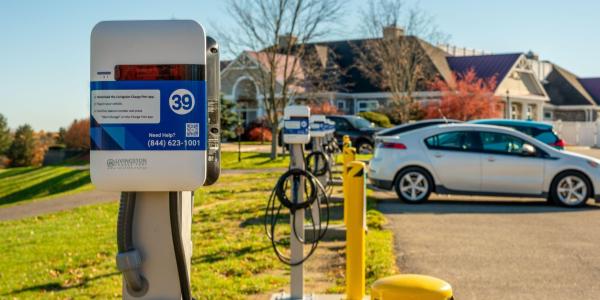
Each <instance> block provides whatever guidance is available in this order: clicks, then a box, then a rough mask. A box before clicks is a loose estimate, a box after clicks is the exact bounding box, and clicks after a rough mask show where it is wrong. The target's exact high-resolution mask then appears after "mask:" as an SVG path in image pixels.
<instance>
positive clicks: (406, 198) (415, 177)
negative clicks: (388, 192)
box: [394, 168, 433, 203]
mask: <svg viewBox="0 0 600 300" xmlns="http://www.w3.org/2000/svg"><path fill="white" fill-rule="evenodd" d="M394 185H395V188H396V194H397V195H398V198H400V200H402V201H403V202H406V203H423V202H425V201H427V199H429V195H430V194H431V191H432V188H433V183H432V180H431V178H430V177H429V174H427V172H425V171H424V170H423V169H420V168H408V169H406V170H403V171H402V172H401V173H400V174H398V176H397V177H396V182H395V183H394Z"/></svg>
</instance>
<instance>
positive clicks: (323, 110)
mask: <svg viewBox="0 0 600 300" xmlns="http://www.w3.org/2000/svg"><path fill="white" fill-rule="evenodd" d="M308 106H309V107H310V114H311V115H326V116H327V115H339V112H338V109H337V107H335V106H333V105H331V103H329V101H322V102H319V103H317V102H312V103H310V104H309V105H308Z"/></svg>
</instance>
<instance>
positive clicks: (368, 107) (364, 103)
mask: <svg viewBox="0 0 600 300" xmlns="http://www.w3.org/2000/svg"><path fill="white" fill-rule="evenodd" d="M377 108H379V101H377V100H359V101H358V110H357V111H356V112H357V113H361V112H365V111H374V110H376V109H377Z"/></svg>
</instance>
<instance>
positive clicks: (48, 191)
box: [0, 152, 371, 207]
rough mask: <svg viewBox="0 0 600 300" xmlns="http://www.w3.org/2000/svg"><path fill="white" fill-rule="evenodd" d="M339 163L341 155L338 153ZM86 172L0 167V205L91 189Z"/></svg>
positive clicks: (233, 165) (225, 164)
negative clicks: (2, 168)
mask: <svg viewBox="0 0 600 300" xmlns="http://www.w3.org/2000/svg"><path fill="white" fill-rule="evenodd" d="M221 158H222V160H221V168H222V169H223V170H227V169H269V168H287V167H288V165H289V156H287V155H285V156H279V158H277V159H276V160H271V159H270V157H269V153H258V152H242V161H241V162H238V154H237V152H223V153H222V154H221ZM370 158H371V156H370V155H357V159H359V160H368V159H370ZM337 160H338V162H340V163H341V161H342V156H341V155H338V157H337ZM89 175H90V172H89V170H87V169H85V168H84V169H82V168H81V166H75V167H70V166H46V167H21V168H10V169H4V170H0V207H1V206H4V205H10V204H17V203H21V202H24V201H30V200H39V199H42V198H48V197H53V196H59V195H64V194H67V193H76V192H81V191H87V190H92V189H93V188H94V187H93V185H92V184H91V183H90V176H89Z"/></svg>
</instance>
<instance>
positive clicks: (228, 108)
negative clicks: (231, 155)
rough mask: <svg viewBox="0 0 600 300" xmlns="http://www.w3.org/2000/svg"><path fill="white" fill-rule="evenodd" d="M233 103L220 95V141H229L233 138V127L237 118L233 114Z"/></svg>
mask: <svg viewBox="0 0 600 300" xmlns="http://www.w3.org/2000/svg"><path fill="white" fill-rule="evenodd" d="M234 107H235V103H234V102H233V101H230V100H226V99H225V98H223V95H221V139H225V140H231V139H234V138H235V137H236V136H235V132H234V129H235V126H236V125H237V121H238V116H237V114H236V113H234V112H233V108H234Z"/></svg>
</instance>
